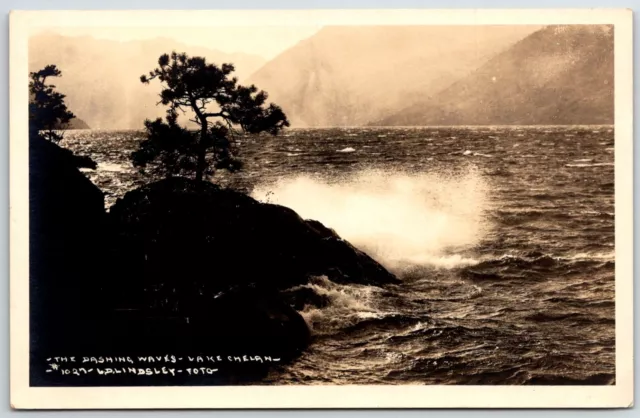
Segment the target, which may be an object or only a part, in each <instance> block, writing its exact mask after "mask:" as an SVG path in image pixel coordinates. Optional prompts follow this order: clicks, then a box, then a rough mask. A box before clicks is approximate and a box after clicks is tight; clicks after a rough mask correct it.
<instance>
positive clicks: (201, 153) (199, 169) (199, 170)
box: [196, 119, 207, 181]
mask: <svg viewBox="0 0 640 418" xmlns="http://www.w3.org/2000/svg"><path fill="white" fill-rule="evenodd" d="M206 137H207V121H206V119H205V120H204V122H203V123H202V128H201V129H200V143H199V144H198V163H197V166H196V181H202V178H203V176H204V169H205V164H206V161H205V154H206V151H207V150H206V149H205V140H206Z"/></svg>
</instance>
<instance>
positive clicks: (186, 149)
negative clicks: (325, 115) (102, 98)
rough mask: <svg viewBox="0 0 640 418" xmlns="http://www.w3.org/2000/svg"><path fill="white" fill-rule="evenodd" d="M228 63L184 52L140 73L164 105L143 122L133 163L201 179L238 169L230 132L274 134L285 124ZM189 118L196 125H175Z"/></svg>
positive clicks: (277, 111) (262, 94) (280, 113)
mask: <svg viewBox="0 0 640 418" xmlns="http://www.w3.org/2000/svg"><path fill="white" fill-rule="evenodd" d="M234 69H235V68H234V66H233V64H222V65H221V66H217V65H215V64H210V63H207V61H206V59H205V58H203V57H189V56H188V55H187V54H185V53H180V54H178V53H176V52H172V53H171V54H163V55H161V56H160V58H159V59H158V67H157V68H155V69H154V70H152V71H151V72H149V74H148V75H143V76H141V77H140V81H141V82H142V83H145V84H147V83H149V82H151V81H152V80H154V79H158V80H159V81H160V83H161V84H162V90H161V92H160V102H159V103H158V104H162V105H165V106H167V114H166V117H165V120H163V119H160V118H158V119H156V120H154V121H151V120H146V121H145V128H146V135H147V138H146V140H144V141H142V142H141V143H140V147H139V149H138V150H137V151H135V152H134V153H133V155H132V159H133V163H134V165H136V166H139V167H146V166H147V165H148V164H149V163H155V164H154V168H155V169H156V170H157V171H160V172H161V173H163V174H165V175H167V176H173V175H182V176H194V177H195V179H196V180H202V179H203V178H204V177H205V176H211V175H213V174H214V173H215V171H216V170H218V169H227V170H229V171H235V170H238V169H239V168H240V167H241V164H240V161H239V160H238V159H237V158H236V155H237V149H235V147H234V146H233V141H231V140H230V139H232V137H233V136H235V135H236V134H239V133H240V132H244V133H251V134H257V133H261V132H266V133H268V134H271V135H277V134H278V132H280V130H282V129H283V128H284V127H287V126H289V121H288V120H287V118H286V116H285V114H284V112H283V111H282V109H281V108H280V107H278V106H276V105H274V104H268V105H267V93H266V92H264V91H259V90H258V88H257V87H255V86H253V85H251V86H248V87H245V86H242V85H240V84H238V80H237V78H235V77H232V76H231V74H232V73H233V71H234ZM179 115H183V116H185V117H190V119H189V120H190V121H191V122H194V123H195V124H196V126H197V127H198V129H197V130H195V131H194V130H189V129H187V128H186V127H184V126H182V125H180V124H178V116H179Z"/></svg>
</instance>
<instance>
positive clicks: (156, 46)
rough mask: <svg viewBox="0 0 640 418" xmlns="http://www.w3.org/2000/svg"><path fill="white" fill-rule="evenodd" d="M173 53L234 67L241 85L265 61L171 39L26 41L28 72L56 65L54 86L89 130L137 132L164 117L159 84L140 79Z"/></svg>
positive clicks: (47, 36) (56, 38)
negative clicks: (59, 73)
mask: <svg viewBox="0 0 640 418" xmlns="http://www.w3.org/2000/svg"><path fill="white" fill-rule="evenodd" d="M174 49H175V50H176V51H178V52H186V53H187V54H189V55H200V56H204V57H206V58H207V59H208V60H210V61H211V62H215V63H217V64H222V63H223V62H224V63H226V62H230V63H233V64H235V66H236V75H237V76H238V78H239V79H240V80H241V81H242V80H243V79H244V78H246V77H247V76H248V75H249V74H251V73H252V72H254V71H255V70H256V69H258V68H259V67H260V66H261V65H262V64H263V63H264V60H263V58H261V57H258V56H253V55H247V54H227V53H224V52H220V51H216V50H214V49H207V48H202V47H197V46H190V45H185V44H181V43H178V42H176V41H173V40H171V39H153V40H141V41H129V42H118V41H110V40H102V39H94V38H92V37H88V36H82V37H80V36H78V37H67V36H61V35H56V34H49V33H47V34H40V35H37V36H34V37H32V38H31V39H30V40H29V71H37V70H39V69H41V68H42V67H44V66H45V65H47V64H55V65H57V66H58V68H59V69H60V70H61V71H62V77H60V78H57V79H55V80H52V81H53V83H54V84H55V85H56V86H57V90H58V91H59V92H61V93H63V94H66V95H67V98H66V99H65V101H66V103H67V106H68V107H69V110H71V111H72V112H73V113H75V114H76V115H78V116H79V117H81V118H82V119H83V120H84V121H86V123H87V124H88V125H89V126H91V127H92V128H104V129H109V128H113V129H115V128H120V129H128V128H134V129H137V128H142V127H143V121H144V119H145V118H155V117H157V116H163V115H164V109H163V108H162V107H159V106H156V103H157V102H158V93H159V92H160V87H159V84H157V83H151V84H150V85H143V84H142V83H140V76H141V75H142V74H147V73H148V72H149V71H150V70H152V69H153V68H155V67H156V65H157V62H158V57H159V56H160V55H161V54H163V53H166V52H171V51H172V50H174Z"/></svg>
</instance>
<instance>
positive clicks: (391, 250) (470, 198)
mask: <svg viewBox="0 0 640 418" xmlns="http://www.w3.org/2000/svg"><path fill="white" fill-rule="evenodd" d="M489 195H490V192H489V185H488V183H487V182H486V181H485V179H484V178H483V177H482V176H481V175H480V174H479V173H478V172H477V171H476V170H474V169H469V170H468V171H466V172H464V173H462V174H455V175H453V174H445V173H441V174H436V173H402V172H397V171H383V170H367V171H361V172H358V173H356V174H352V175H348V176H346V177H343V178H342V179H341V180H340V181H339V182H337V183H329V182H327V181H325V180H323V179H320V178H315V177H312V176H306V175H299V176H292V177H285V178H282V179H280V180H279V181H277V182H276V183H275V184H263V185H259V186H258V187H256V189H255V190H254V193H253V196H254V197H255V198H256V199H258V200H261V201H271V202H272V203H277V204H281V205H284V206H288V207H290V208H292V209H294V210H295V211H296V212H298V214H300V216H302V217H303V218H306V219H315V220H318V221H320V222H322V223H323V224H325V225H326V226H328V227H330V228H333V229H334V230H336V232H337V233H338V234H339V235H340V236H342V237H343V238H345V239H346V240H348V241H349V242H351V243H352V244H354V245H356V246H357V247H359V248H361V249H362V250H364V251H366V252H367V253H369V254H370V255H371V256H372V257H374V258H375V259H376V260H378V261H379V262H382V263H383V264H385V265H386V266H387V267H390V268H394V267H398V266H402V265H404V264H406V263H407V262H409V263H412V264H420V265H430V266H434V267H440V268H453V267H457V266H466V265H471V264H473V263H474V262H475V261H474V260H471V259H467V258H464V257H461V256H459V255H457V254H458V250H461V249H464V248H469V247H472V246H474V245H475V244H477V243H478V242H479V241H480V240H481V239H482V238H483V237H484V236H485V234H486V233H487V232H488V230H489V229H490V225H489V224H488V221H487V219H486V217H485V211H486V210H488V209H489V208H488V204H489V202H488V197H489Z"/></svg>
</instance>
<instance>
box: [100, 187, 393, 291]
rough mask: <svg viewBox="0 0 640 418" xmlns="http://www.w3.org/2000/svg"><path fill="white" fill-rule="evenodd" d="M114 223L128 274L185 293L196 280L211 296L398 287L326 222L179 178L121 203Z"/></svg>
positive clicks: (115, 210)
mask: <svg viewBox="0 0 640 418" xmlns="http://www.w3.org/2000/svg"><path fill="white" fill-rule="evenodd" d="M110 218H111V222H112V225H113V230H114V232H115V234H117V236H118V239H119V240H120V241H119V244H118V247H119V248H122V249H124V250H125V252H126V254H124V256H126V257H128V262H129V264H128V266H127V268H128V269H129V270H131V271H132V272H136V273H135V275H136V276H137V277H140V276H141V275H140V274H138V273H137V272H140V271H144V272H145V276H146V277H148V278H150V279H151V280H152V282H156V281H157V282H162V283H172V284H174V285H176V286H178V287H180V286H182V285H184V284H185V282H184V280H183V278H184V277H189V278H190V280H192V281H194V282H197V283H198V286H202V287H203V289H201V291H202V292H210V293H215V292H219V291H223V290H225V289H227V288H228V287H229V286H235V285H246V284H252V285H255V286H257V287H259V288H269V289H274V288H275V289H284V288H288V287H291V286H292V285H297V284H303V283H306V282H307V281H308V278H309V277H310V276H318V275H326V276H327V277H328V278H329V279H330V280H332V281H335V282H342V283H358V284H370V285H383V284H387V283H395V282H397V279H396V277H395V276H393V275H392V274H391V273H389V272H388V271H387V270H385V269H384V267H382V266H381V265H380V264H378V263H377V262H376V261H374V260H373V259H372V258H371V257H369V256H368V255H366V254H365V253H363V252H362V251H359V250H358V249H356V248H355V247H353V246H352V245H351V244H349V243H348V242H346V241H344V240H342V239H341V238H340V237H339V236H338V235H337V234H336V233H335V232H334V231H333V230H331V229H329V228H326V227H325V226H323V225H322V224H321V223H320V222H317V221H305V220H303V219H302V218H300V216H298V214H297V213H295V212H294V211H293V210H291V209H289V208H286V207H283V206H279V205H273V204H264V203H260V202H258V201H256V200H254V199H252V198H251V197H249V196H246V195H244V194H241V193H238V192H235V191H231V190H226V189H221V188H219V187H217V186H215V185H213V184H210V183H200V184H199V183H196V182H193V181H190V180H187V179H184V178H173V179H166V180H162V181H159V182H156V183H153V184H150V185H148V186H144V187H141V188H139V189H137V190H134V191H132V192H129V193H127V194H126V195H125V196H124V197H123V198H122V199H119V200H118V201H117V202H116V204H115V205H114V206H113V207H112V208H111V213H110ZM148 284H153V283H148Z"/></svg>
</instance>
